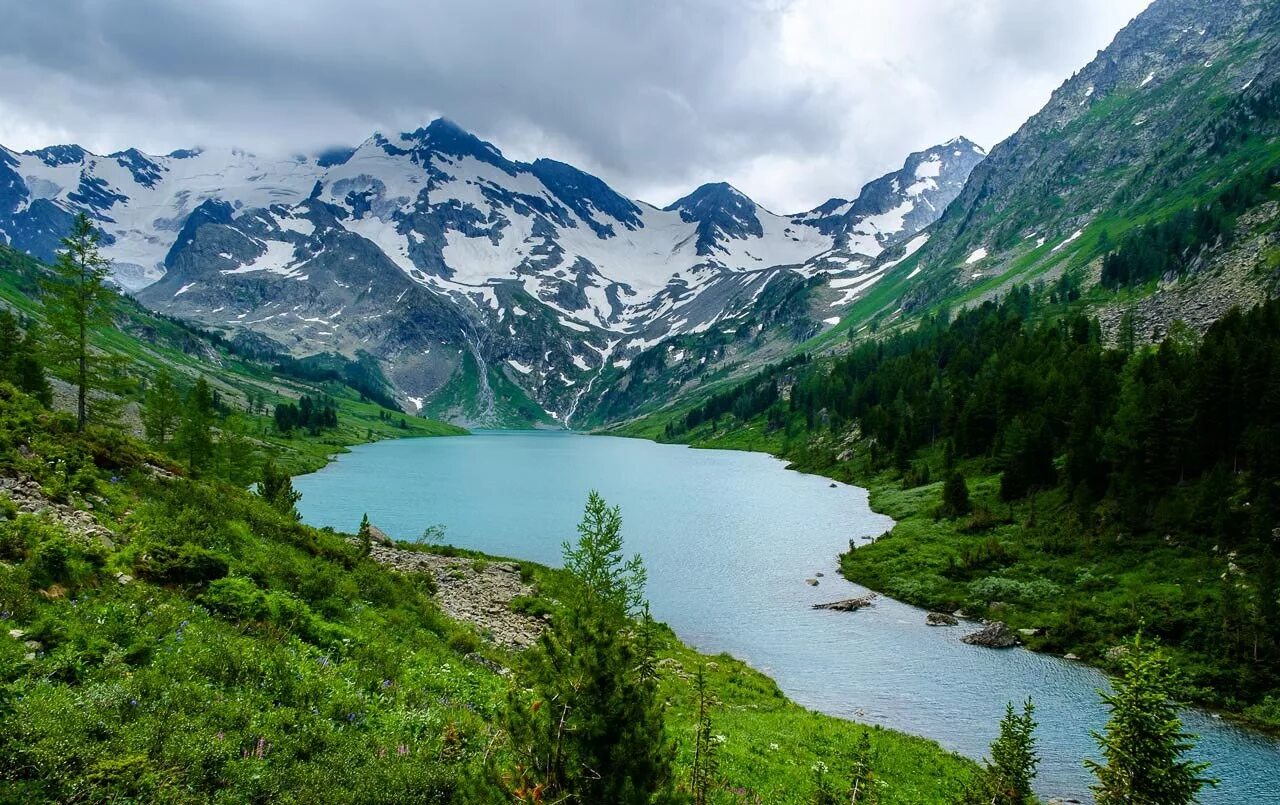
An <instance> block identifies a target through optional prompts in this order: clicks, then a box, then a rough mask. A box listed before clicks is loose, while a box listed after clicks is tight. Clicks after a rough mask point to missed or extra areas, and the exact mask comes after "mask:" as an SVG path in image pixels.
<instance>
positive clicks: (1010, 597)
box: [969, 576, 1061, 604]
mask: <svg viewBox="0 0 1280 805" xmlns="http://www.w3.org/2000/svg"><path fill="white" fill-rule="evenodd" d="M1059 593H1061V588H1060V587H1058V585H1056V584H1054V583H1053V582H1051V581H1049V580H1047V579H1032V580H1031V581H1018V580H1017V579H1010V578H1005V577H1004V576H987V577H985V578H981V579H978V580H977V581H973V582H970V583H969V596H970V597H971V598H972V599H973V600H974V601H976V602H979V603H983V604H989V603H991V602H992V601H1005V602H1016V603H1019V604H1038V603H1042V602H1043V601H1045V600H1047V599H1049V598H1053V597H1054V596H1057V595H1058V594H1059Z"/></svg>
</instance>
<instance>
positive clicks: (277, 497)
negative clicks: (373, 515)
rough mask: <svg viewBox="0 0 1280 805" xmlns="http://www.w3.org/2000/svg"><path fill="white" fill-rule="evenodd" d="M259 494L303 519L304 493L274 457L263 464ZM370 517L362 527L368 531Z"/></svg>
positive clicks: (283, 510)
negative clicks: (300, 503) (300, 507)
mask: <svg viewBox="0 0 1280 805" xmlns="http://www.w3.org/2000/svg"><path fill="white" fill-rule="evenodd" d="M258 494H259V495H260V496H262V499H263V500H265V501H267V503H270V504H271V507H272V508H273V509H275V510H276V511H278V512H280V513H281V514H284V515H287V516H289V517H292V518H293V519H295V520H301V519H302V515H301V514H298V509H297V504H298V501H299V500H302V493H301V492H298V491H297V490H295V489H294V488H293V479H292V478H290V477H289V474H288V473H285V472H281V471H280V468H279V467H277V466H276V461H275V459H274V458H269V459H267V461H266V463H265V464H263V465H262V479H261V480H260V481H258ZM368 521H369V520H368V517H366V518H365V521H364V522H363V523H361V529H362V530H363V531H367V528H366V526H367V525H368Z"/></svg>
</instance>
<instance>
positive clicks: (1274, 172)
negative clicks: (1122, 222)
mask: <svg viewBox="0 0 1280 805" xmlns="http://www.w3.org/2000/svg"><path fill="white" fill-rule="evenodd" d="M1277 182H1280V165H1275V166H1273V167H1272V168H1270V169H1269V170H1266V171H1256V172H1250V173H1247V174H1245V175H1244V176H1241V177H1240V178H1238V179H1235V180H1233V181H1231V182H1230V183H1228V184H1227V185H1226V187H1224V188H1223V189H1222V190H1220V191H1219V192H1218V193H1217V195H1216V197H1215V198H1214V199H1213V200H1212V201H1210V202H1208V203H1205V204H1200V205H1197V206H1195V207H1191V208H1185V209H1181V210H1178V211H1177V212H1175V213H1174V214H1173V215H1172V216H1170V217H1169V218H1168V219H1166V220H1163V221H1159V222H1156V223H1150V224H1145V225H1143V226H1139V227H1136V228H1134V229H1133V230H1132V231H1130V232H1129V233H1128V234H1127V235H1125V237H1124V240H1122V241H1121V242H1120V245H1119V247H1118V248H1116V249H1115V250H1114V251H1108V244H1107V242H1106V241H1104V242H1103V243H1102V244H1101V247H1102V249H1103V251H1104V252H1106V253H1105V254H1104V256H1103V258H1102V285H1103V287H1105V288H1109V289H1111V290H1115V289H1117V288H1127V287H1134V286H1138V285H1143V284H1145V283H1147V282H1150V281H1152V280H1159V279H1162V278H1164V277H1177V276H1181V275H1182V274H1184V273H1186V271H1187V269H1188V268H1189V267H1190V266H1191V265H1192V263H1193V262H1194V261H1195V259H1196V258H1197V257H1198V256H1199V254H1200V251H1201V249H1202V248H1204V247H1206V246H1211V245H1213V244H1214V243H1216V242H1218V241H1225V240H1229V239H1230V238H1231V235H1232V232H1233V230H1234V227H1235V221H1236V218H1237V217H1238V216H1239V215H1240V214H1241V213H1243V212H1244V211H1245V210H1248V209H1250V208H1251V207H1254V206H1255V205H1257V204H1259V203H1260V202H1262V201H1264V200H1266V199H1268V198H1271V197H1273V196H1274V195H1275V185H1276V183H1277ZM1104 237H1105V233H1104Z"/></svg>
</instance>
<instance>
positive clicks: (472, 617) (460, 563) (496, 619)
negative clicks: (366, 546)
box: [370, 541, 546, 650]
mask: <svg viewBox="0 0 1280 805" xmlns="http://www.w3.org/2000/svg"><path fill="white" fill-rule="evenodd" d="M370 556H372V558H373V559H374V561H376V562H378V563H380V564H383V565H386V566H387V567H390V568H392V569H394V570H398V571H400V572H402V573H429V574H430V575H431V577H432V578H434V579H435V582H436V600H437V601H438V602H439V604H440V608H441V609H442V610H444V612H445V614H447V615H448V616H449V617H451V618H453V619H454V620H458V621H462V622H463V623H467V624H470V625H471V626H474V627H475V628H476V630H477V631H478V632H480V634H481V635H482V636H483V637H485V638H486V639H488V640H491V641H493V642H494V643H496V644H497V645H499V646H502V647H504V648H510V649H517V650H519V649H524V648H528V647H529V646H531V645H533V643H534V641H536V640H537V639H538V636H539V635H541V634H542V632H543V631H544V630H545V629H546V623H545V622H544V621H543V620H541V619H539V618H536V617H534V616H532V615H526V614H524V613H521V612H515V611H513V610H512V609H511V602H512V601H513V600H514V599H516V598H517V597H519V596H527V595H532V594H533V588H532V587H530V586H529V585H528V584H526V583H525V582H524V581H523V580H522V579H521V577H520V568H519V566H517V565H516V564H515V563H513V562H490V561H486V560H483V559H472V558H469V557H462V556H442V555H440V554H435V553H424V552H421V551H411V550H405V549H403V548H396V547H387V546H386V545H381V544H379V543H377V542H376V541H375V542H374V544H373V547H372V550H371V552H370Z"/></svg>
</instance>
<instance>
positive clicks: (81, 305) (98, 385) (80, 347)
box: [41, 212, 118, 430]
mask: <svg viewBox="0 0 1280 805" xmlns="http://www.w3.org/2000/svg"><path fill="white" fill-rule="evenodd" d="M98 239H99V233H98V231H97V229H95V228H94V226H93V224H92V223H91V222H90V221H89V217H88V216H87V215H85V214H84V213H83V212H82V213H80V214H79V215H77V216H76V218H75V221H74V222H73V223H72V225H71V233H70V234H69V235H67V236H66V237H65V238H63V239H62V246H63V249H62V251H61V252H59V254H58V259H57V261H56V262H55V263H54V264H53V268H52V275H51V276H50V277H49V278H48V279H47V280H45V281H44V282H43V283H42V288H41V290H42V292H43V298H44V312H45V321H46V322H47V323H48V326H49V330H50V336H51V338H50V351H49V354H50V357H51V358H52V359H53V363H54V365H55V366H57V367H59V368H61V369H63V370H64V371H66V373H67V376H68V377H69V378H70V379H71V381H72V382H73V383H75V385H76V427H77V429H79V430H84V427H85V425H86V424H88V421H89V414H90V411H89V402H90V399H91V398H92V392H93V391H95V390H97V391H107V390H111V389H112V386H113V383H112V380H111V372H110V370H111V369H112V367H113V366H114V365H115V364H116V363H118V361H115V360H113V359H111V358H109V357H108V356H106V355H102V354H99V353H97V352H95V351H94V350H93V348H92V346H91V344H90V339H91V337H92V331H93V329H94V328H95V327H100V326H105V325H107V324H109V323H110V321H111V304H112V301H113V300H114V299H115V293H114V292H113V291H112V290H111V288H110V287H109V286H108V285H107V278H108V277H109V276H110V263H109V262H108V261H107V259H106V258H104V257H103V256H102V254H101V253H100V252H99V251H98Z"/></svg>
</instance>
